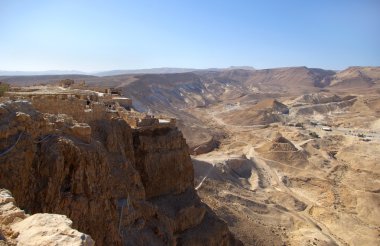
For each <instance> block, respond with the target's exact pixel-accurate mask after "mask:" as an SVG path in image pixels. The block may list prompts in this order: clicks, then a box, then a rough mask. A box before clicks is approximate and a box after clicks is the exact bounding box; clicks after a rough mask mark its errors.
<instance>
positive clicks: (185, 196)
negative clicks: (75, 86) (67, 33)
mask: <svg viewBox="0 0 380 246" xmlns="http://www.w3.org/2000/svg"><path fill="white" fill-rule="evenodd" d="M91 119H92V120H91ZM0 164H1V165H0V170H1V172H0V187H3V188H6V189H8V190H10V191H11V192H12V193H13V195H14V197H15V199H16V201H17V203H18V204H19V206H20V207H21V208H23V209H24V210H26V211H27V212H28V213H30V214H36V213H56V214H63V215H66V216H67V217H69V218H70V219H71V220H72V221H73V228H75V229H78V230H79V231H81V232H84V233H86V234H88V235H90V236H91V237H92V238H93V239H94V240H95V242H96V245H205V243H206V244H207V245H238V244H240V242H239V241H237V240H236V239H234V237H233V236H232V234H231V233H230V232H229V230H228V227H227V226H226V224H225V223H224V222H223V221H221V220H220V219H218V218H217V217H216V216H215V214H214V213H213V212H212V211H211V210H210V208H209V207H207V205H205V204H204V203H202V202H201V201H200V199H199V197H198V195H197V194H196V192H195V190H194V187H193V179H194V174H193V167H192V163H191V159H190V156H189V150H188V147H187V145H186V142H185V140H184V138H183V136H182V133H181V132H180V131H179V130H178V129H177V128H172V127H170V128H158V129H151V128H149V129H132V128H131V127H130V126H129V125H128V124H127V123H126V121H124V120H123V119H121V118H120V117H117V116H115V115H112V116H111V117H105V118H103V119H102V118H99V117H93V118H91V117H86V121H84V122H77V121H75V120H73V118H71V117H69V116H67V115H62V114H59V115H55V114H48V113H43V112H39V111H36V110H35V109H34V108H33V106H32V105H31V104H30V103H29V102H26V101H16V102H5V103H3V104H0ZM63 223H66V222H63ZM20 235H21V234H20Z"/></svg>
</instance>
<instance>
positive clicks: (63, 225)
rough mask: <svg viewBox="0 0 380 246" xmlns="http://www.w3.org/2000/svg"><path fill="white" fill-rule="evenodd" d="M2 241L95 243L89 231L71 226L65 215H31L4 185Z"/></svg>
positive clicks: (0, 207)
mask: <svg viewBox="0 0 380 246" xmlns="http://www.w3.org/2000/svg"><path fill="white" fill-rule="evenodd" d="M0 223H1V228H0V233H1V234H0V245H1V243H3V244H5V245H16V244H18V245H57V244H60V245H78V246H79V245H86V246H92V245H94V244H95V243H94V240H92V238H91V237H90V236H88V235H86V234H83V233H81V232H79V231H77V230H74V229H72V228H71V225H72V221H71V220H70V219H68V218H67V217H66V216H65V215H59V214H46V213H43V214H33V215H28V214H25V212H24V211H23V210H21V209H19V208H18V207H17V206H16V205H15V200H14V198H13V197H12V195H11V193H10V192H9V191H7V190H4V189H0Z"/></svg>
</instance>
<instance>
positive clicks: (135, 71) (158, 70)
mask: <svg viewBox="0 0 380 246" xmlns="http://www.w3.org/2000/svg"><path fill="white" fill-rule="evenodd" d="M228 69H245V70H254V68H253V67H249V66H231V67H229V68H208V69H196V68H171V67H163V68H148V69H120V70H109V71H102V72H91V73H88V72H83V71H78V70H48V71H5V70H0V76H30V75H65V74H76V75H94V76H100V77H103V76H114V75H121V74H170V73H186V72H194V71H220V70H228Z"/></svg>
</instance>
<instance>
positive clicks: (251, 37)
mask: <svg viewBox="0 0 380 246" xmlns="http://www.w3.org/2000/svg"><path fill="white" fill-rule="evenodd" d="M377 30H380V2H379V1H375V0H366V1H360V2H359V1H353V0H349V1H340V0H339V1H333V2H332V1H327V0H324V1H318V2H306V1H296V0H293V1H287V2H278V1H265V2H259V1H235V2H227V1H223V2H220V1H208V2H202V1H191V2H174V1H170V0H167V1H160V2H159V3H158V2H155V1H138V2H136V1H107V2H103V1H73V0H69V1H64V2H58V1H43V0H39V1H17V2H16V1H10V0H5V1H2V2H1V3H0V31H1V34H2V38H1V40H0V54H1V58H2V59H1V60H0V70H3V71H14V72H16V71H26V72H35V71H38V72H40V71H50V70H61V71H67V70H76V71H83V72H85V73H96V72H102V71H109V70H136V69H151V68H193V69H207V68H227V67H230V66H251V67H254V68H256V69H265V68H277V67H297V66H307V67H312V68H322V69H331V70H342V69H345V68H346V67H349V66H379V65H380V45H379V44H380V33H379V32H378V31H377Z"/></svg>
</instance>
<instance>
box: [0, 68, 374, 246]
mask: <svg viewBox="0 0 380 246" xmlns="http://www.w3.org/2000/svg"><path fill="white" fill-rule="evenodd" d="M70 78H72V79H74V80H76V81H77V80H78V81H82V80H84V81H85V84H83V85H82V87H83V88H82V89H86V90H95V89H97V88H109V87H114V88H115V89H117V90H119V91H120V92H121V95H122V96H123V97H128V98H131V99H132V101H133V106H132V108H133V109H134V110H136V111H140V112H149V113H151V114H155V115H160V114H163V115H165V116H167V117H175V118H177V126H178V128H179V129H180V130H181V131H182V133H183V135H184V138H185V139H186V142H187V145H188V146H189V150H190V153H191V160H192V163H193V167H194V187H195V190H196V191H197V192H196V193H197V195H198V196H199V197H200V199H201V201H202V202H203V203H205V204H207V206H208V207H210V208H211V209H212V210H213V211H214V212H215V214H216V215H217V216H218V217H219V218H221V219H222V220H224V221H225V222H226V223H227V225H228V226H229V229H230V230H231V231H232V233H233V234H234V235H235V237H236V238H237V239H239V240H241V241H242V242H243V243H244V245H380V166H379V160H380V151H379V150H380V68H379V67H350V68H347V69H345V70H343V71H338V72H337V71H330V70H322V69H310V68H306V67H293V68H278V69H264V70H244V69H225V70H217V71H212V70H199V71H193V72H186V73H172V74H126V75H116V76H105V77H96V76H81V75H76V76H71V77H70ZM61 79H62V76H59V77H58V76H31V77H28V76H26V77H11V76H10V77H0V81H3V82H6V83H9V84H11V85H12V86H16V85H17V86H21V85H32V84H41V83H44V84H54V83H57V81H59V80H61ZM47 88H48V87H47ZM3 100H4V99H3ZM55 121H56V122H57V120H55ZM55 124H58V123H55ZM89 124H90V126H91V127H92V128H93V129H95V130H94V132H95V134H99V136H100V135H101V136H103V135H102V134H103V133H104V132H110V129H103V130H102V129H101V128H100V127H99V126H96V125H95V124H94V123H91V122H90V123H89ZM91 124H92V125H91ZM114 134H115V133H114ZM125 134H126V135H128V134H129V133H128V134H127V133H125ZM136 134H137V133H136ZM138 134H140V135H141V136H140V135H139V136H140V137H139V138H141V139H142V140H141V141H148V142H151V143H153V144H154V143H155V140H149V137H148V139H145V138H144V137H146V135H148V136H150V135H149V134H148V133H145V132H143V131H140V132H139V133H138ZM172 134H174V133H172ZM176 134H177V133H176ZM176 134H174V137H173V136H172V135H171V134H169V135H168V133H162V135H163V136H164V137H163V139H164V140H162V142H159V143H160V144H162V146H161V147H157V149H158V150H151V149H149V150H143V151H142V150H139V149H140V148H145V147H146V145H144V144H141V146H139V145H136V144H137V143H135V147H134V153H135V154H134V156H135V157H133V158H135V159H136V160H135V161H136V163H143V162H144V160H143V157H142V155H143V152H144V151H148V152H152V153H150V154H151V155H152V158H153V160H155V159H154V158H155V157H154V156H155V155H154V153H155V152H157V151H162V153H166V150H163V149H165V148H169V149H170V148H171V147H170V146H166V144H165V143H164V142H165V138H169V139H170V138H171V137H173V138H175V139H177V138H180V137H178V136H177V135H176ZM153 135H154V134H153ZM128 136H129V135H128ZM165 136H166V137H165ZM150 137H152V136H150ZM144 139H145V140H144ZM135 140H136V136H135V137H134V138H133V140H130V141H132V142H133V141H135ZM104 141H105V143H104V145H105V146H108V145H109V148H111V147H112V148H113V151H116V150H115V148H117V144H116V143H114V142H113V140H112V141H111V140H104ZM114 141H116V140H114ZM178 141H179V140H175V142H176V143H177V142H178ZM116 142H117V141H116ZM128 144H130V143H128ZM177 144H178V146H181V147H180V148H179V147H178V146H177V147H176V146H174V147H176V148H179V149H181V151H183V148H185V147H183V146H182V143H180V141H179V142H178V143H177ZM5 145H6V144H4V146H5ZM126 145H127V144H126ZM93 147H95V146H93ZM174 147H173V148H174ZM107 148H108V147H107ZM83 151H84V150H83ZM139 151H140V152H139ZM141 151H142V152H141ZM173 151H174V150H173ZM185 152H186V151H185ZM144 153H145V152H144ZM127 155H128V153H127ZM131 155H132V156H133V154H131ZM168 155H169V156H171V155H172V156H171V157H170V158H174V159H175V158H177V157H178V156H180V157H181V158H184V159H186V157H184V155H186V153H182V152H181V153H177V152H176V151H174V152H173V153H172V154H168ZM173 156H174V157H173ZM175 156H177V157H175ZM107 158H108V159H110V160H108V161H110V162H112V163H113V162H114V163H117V160H114V159H113V158H111V157H110V156H107ZM107 158H106V159H107ZM115 158H116V157H115ZM118 158H119V159H120V158H122V156H120V157H118ZM118 158H116V159H118ZM168 158H169V157H168ZM159 160H160V161H161V162H163V163H166V164H167V163H168V161H166V160H161V159H159ZM104 162H106V161H104ZM185 162H186V161H185ZM144 165H145V166H144ZM144 165H143V167H144V168H146V169H147V170H145V171H144V170H137V171H139V172H140V173H141V177H142V182H143V183H144V182H145V180H144V177H145V178H151V176H149V175H147V176H144V175H145V174H144V172H151V171H152V167H147V165H148V164H144ZM167 165H168V170H169V169H171V168H173V167H172V166H171V164H167ZM148 166H149V165H148ZM143 167H141V168H142V169H144V168H143ZM128 168H131V167H128ZM153 169H154V168H153ZM189 170H190V169H189ZM124 171H127V170H124ZM134 171H135V170H134ZM153 171H154V170H153ZM165 175H166V174H165ZM181 175H183V174H181ZM189 175H192V174H191V173H190V174H189ZM116 176H117V175H116ZM152 179H153V180H149V182H148V183H149V185H151V186H150V187H154V185H159V184H162V182H164V181H163V180H161V179H158V180H154V178H152ZM181 180H182V181H181V182H184V183H186V182H187V181H188V179H187V178H186V177H182V176H181ZM173 182H174V181H173ZM178 182H180V181H178ZM136 183H139V182H137V181H136ZM164 184H165V182H164ZM126 185H127V184H126ZM166 185H167V189H169V187H171V186H170V185H171V184H166ZM185 186H186V187H187V188H188V187H189V186H188V184H187V183H186V185H185ZM128 187H129V186H128ZM0 188H6V187H0ZM152 189H153V191H152V192H153V193H152V194H161V193H160V192H161V191H160V190H158V191H156V190H154V188H152ZM184 190H185V189H182V190H181V192H183V195H182V196H181V199H182V202H180V204H181V203H186V202H188V197H190V196H196V197H197V195H194V194H192V193H191V192H190V191H189V192H190V193H191V194H188V193H185V191H184ZM189 190H192V189H191V188H189ZM11 192H12V193H14V191H12V190H11ZM145 192H147V193H146V194H147V198H146V199H147V200H148V202H149V206H151V205H150V203H153V204H155V205H157V204H158V205H159V204H161V203H162V204H164V205H162V204H161V205H159V206H161V207H160V208H161V209H163V210H165V209H167V206H169V205H168V204H170V202H171V201H172V200H171V199H174V198H172V197H171V196H172V194H171V193H170V194H171V195H166V193H165V196H163V198H162V199H163V200H162V201H160V200H159V199H149V189H146V191H145ZM16 195H17V194H16ZM107 196H111V195H110V194H108V195H107ZM125 196H126V194H120V197H124V198H125ZM140 196H143V195H141V194H140ZM97 199H100V198H97ZM107 199H108V198H107ZM120 199H121V198H120ZM134 199H136V201H134V203H135V204H136V206H140V207H141V208H142V207H143V205H142V202H141V200H144V199H145V197H144V199H142V198H141V197H139V196H137V195H136V198H134ZM16 200H17V199H16ZM201 201H196V202H195V205H192V206H195V207H197V208H198V207H201V208H202V209H201V210H202V211H203V210H204V211H207V214H209V216H210V217H212V218H214V217H213V216H214V214H213V213H212V212H211V210H208V207H205V208H204V207H203V206H204V205H202V204H203V203H201ZM24 203H26V201H25V202H24ZM186 206H190V205H188V204H187V205H186ZM169 207H170V206H169ZM64 209H66V207H65V206H63V205H59V206H58V205H57V207H56V208H49V209H48V210H49V211H62V210H64ZM170 209H174V208H170ZM177 209H178V208H177ZM174 210H175V209H174ZM114 213H115V212H112V216H114V217H116V215H115V214H114ZM157 213H158V214H161V213H163V214H164V215H165V216H168V215H167V211H166V213H165V212H162V211H160V210H159V212H157ZM169 214H170V212H169ZM164 215H161V216H164ZM203 215H204V214H203ZM140 216H150V217H149V219H148V220H149V221H151V222H150V223H158V222H157V220H155V218H154V216H153V215H152V214H149V215H140ZM168 217H170V216H168ZM195 217H196V216H195ZM206 217H207V216H206ZM70 218H71V217H70ZM71 219H73V218H71ZM126 220H127V219H126ZM204 220H206V219H204ZM158 221H160V220H158ZM216 221H217V220H216ZM74 222H75V221H74ZM160 223H161V222H160ZM177 223H180V222H177ZM184 223H185V222H184ZM193 223H194V224H195V225H197V226H196V227H195V228H198V229H197V230H202V225H201V222H199V221H195V222H194V221H193ZM205 223H206V222H205ZM215 223H216V222H215ZM218 223H219V222H218ZM74 224H75V223H74ZM211 224H212V223H211ZM75 225H77V224H75ZM127 225H128V223H127V222H125V226H126V228H125V229H124V230H125V231H128V230H131V229H130V228H128V229H127ZM133 226H134V227H137V226H138V225H135V224H133ZM146 227H147V228H153V225H152V224H149V225H146ZM188 227H191V226H188ZM188 227H186V228H188ZM216 227H218V226H214V227H213V228H216ZM221 227H222V224H221ZM82 228H86V227H85V226H82ZM169 228H170V226H169ZM199 228H201V229H199ZM80 229H81V228H80ZM90 229H91V230H95V229H93V228H90ZM91 230H87V231H85V233H89V235H90V236H92V235H91ZM114 230H115V229H114ZM167 230H169V229H167ZM215 230H216V229H215ZM153 231H154V230H153ZM169 231H170V230H169ZM173 231H174V234H175V233H177V234H180V235H181V237H182V238H183V240H185V239H187V238H188V237H190V236H191V235H192V234H191V233H192V232H191V231H186V230H178V231H176V230H175V229H173V230H172V231H170V233H169V232H166V231H165V233H166V234H165V235H167V237H168V238H169V239H168V240H174V239H172V237H174V236H173ZM218 231H219V232H220V233H221V232H222V233H224V234H223V235H229V234H228V233H227V232H226V230H225V229H223V230H218ZM157 237H158V236H157ZM205 237H206V236H205ZM92 238H94V239H95V241H96V238H95V237H94V236H92ZM200 238H201V239H202V237H200ZM217 238H218V237H217ZM201 239H200V240H201ZM231 241H233V240H232V239H231Z"/></svg>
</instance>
